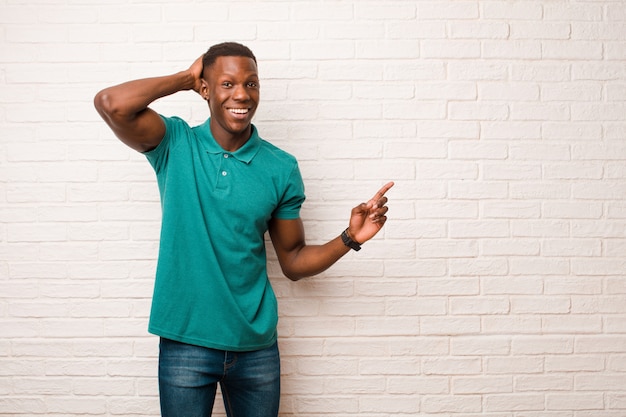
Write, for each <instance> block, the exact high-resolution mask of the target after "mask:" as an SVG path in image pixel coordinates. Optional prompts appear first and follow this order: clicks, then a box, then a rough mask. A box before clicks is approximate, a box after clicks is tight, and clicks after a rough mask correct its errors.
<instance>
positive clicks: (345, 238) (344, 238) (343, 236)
mask: <svg viewBox="0 0 626 417" xmlns="http://www.w3.org/2000/svg"><path fill="white" fill-rule="evenodd" d="M341 240H342V241H343V244H344V245H346V246H347V247H349V248H350V249H354V250H356V251H360V250H361V244H360V243H359V242H355V241H354V240H352V239H351V238H350V236H348V229H346V230H344V231H343V232H341Z"/></svg>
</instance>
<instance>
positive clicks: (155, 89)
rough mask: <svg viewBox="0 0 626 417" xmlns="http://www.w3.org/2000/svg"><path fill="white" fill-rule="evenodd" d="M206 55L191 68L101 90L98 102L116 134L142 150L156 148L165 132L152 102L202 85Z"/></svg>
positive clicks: (135, 148) (130, 145) (96, 99)
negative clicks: (151, 107) (203, 59)
mask: <svg viewBox="0 0 626 417" xmlns="http://www.w3.org/2000/svg"><path fill="white" fill-rule="evenodd" d="M201 76H202V57H200V58H198V59H197V60H196V61H195V62H194V63H193V64H192V65H191V67H190V68H189V69H187V70H185V71H180V72H178V73H176V74H172V75H166V76H163V77H154V78H145V79H141V80H134V81H129V82H126V83H123V84H119V85H116V86H113V87H108V88H105V89H104V90H102V91H100V92H98V94H96V96H95V98H94V105H95V107H96V110H97V111H98V113H99V114H100V116H101V117H102V118H103V119H104V121H105V122H106V123H107V125H109V127H110V128H111V130H113V133H115V136H117V137H118V138H119V139H120V140H121V141H122V142H124V143H125V144H126V145H128V146H129V147H131V148H132V149H134V150H136V151H139V152H147V151H149V150H152V149H154V148H156V147H157V146H158V145H159V143H160V142H161V140H162V139H163V136H164V135H165V124H164V123H163V120H162V119H161V117H160V116H159V115H158V114H157V113H156V112H155V111H154V110H152V109H150V108H149V107H148V106H149V105H150V104H151V103H152V102H153V101H155V100H157V99H159V98H161V97H165V96H169V95H171V94H174V93H176V92H178V91H183V90H191V89H193V90H195V91H196V92H198V91H199V89H200V84H201V83H200V79H201Z"/></svg>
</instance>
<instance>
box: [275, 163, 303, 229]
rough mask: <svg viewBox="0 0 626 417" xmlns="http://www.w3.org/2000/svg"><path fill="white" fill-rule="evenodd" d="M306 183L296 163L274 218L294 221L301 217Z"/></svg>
mask: <svg viewBox="0 0 626 417" xmlns="http://www.w3.org/2000/svg"><path fill="white" fill-rule="evenodd" d="M305 198H306V197H305V194H304V182H303V181H302V175H301V174H300V168H299V167H298V163H297V162H295V163H294V167H293V169H292V171H291V173H290V175H289V178H288V181H287V185H286V187H285V192H284V193H283V197H282V199H281V201H280V204H279V206H278V207H277V208H276V210H274V212H273V213H272V217H274V218H277V219H283V220H293V219H297V218H299V217H300V209H301V208H302V203H304V200H305Z"/></svg>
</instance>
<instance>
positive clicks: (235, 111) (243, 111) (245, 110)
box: [228, 109, 250, 114]
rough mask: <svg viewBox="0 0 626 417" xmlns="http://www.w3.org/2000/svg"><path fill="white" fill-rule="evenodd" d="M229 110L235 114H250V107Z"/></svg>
mask: <svg viewBox="0 0 626 417" xmlns="http://www.w3.org/2000/svg"><path fill="white" fill-rule="evenodd" d="M228 111H229V112H231V113H233V114H248V112H249V111H250V109H228Z"/></svg>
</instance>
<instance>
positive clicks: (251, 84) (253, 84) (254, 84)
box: [248, 81, 259, 88]
mask: <svg viewBox="0 0 626 417" xmlns="http://www.w3.org/2000/svg"><path fill="white" fill-rule="evenodd" d="M248 87H250V88H258V87H259V84H257V83H255V82H253V81H251V82H249V83H248Z"/></svg>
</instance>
